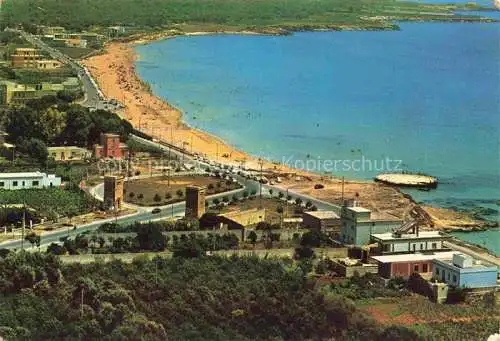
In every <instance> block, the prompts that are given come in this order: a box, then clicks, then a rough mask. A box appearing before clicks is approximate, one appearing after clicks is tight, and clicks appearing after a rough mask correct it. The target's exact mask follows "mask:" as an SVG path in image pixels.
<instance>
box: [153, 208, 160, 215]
mask: <svg viewBox="0 0 500 341" xmlns="http://www.w3.org/2000/svg"><path fill="white" fill-rule="evenodd" d="M160 212H161V208H158V207H157V208H155V209H154V210H152V211H151V213H153V214H158V213H160Z"/></svg>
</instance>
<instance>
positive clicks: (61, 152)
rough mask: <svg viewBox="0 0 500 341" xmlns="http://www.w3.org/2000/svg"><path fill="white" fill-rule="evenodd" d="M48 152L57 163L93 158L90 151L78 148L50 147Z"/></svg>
mask: <svg viewBox="0 0 500 341" xmlns="http://www.w3.org/2000/svg"><path fill="white" fill-rule="evenodd" d="M47 151H48V153H49V157H50V158H52V159H54V160H55V161H81V160H86V159H90V157H91V156H92V153H91V152H90V151H89V150H87V149H85V148H80V147H76V146H60V147H48V148H47Z"/></svg>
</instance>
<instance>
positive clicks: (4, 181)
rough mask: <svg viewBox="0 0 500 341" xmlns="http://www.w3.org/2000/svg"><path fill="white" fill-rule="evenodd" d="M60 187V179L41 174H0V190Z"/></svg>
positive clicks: (51, 175)
mask: <svg viewBox="0 0 500 341" xmlns="http://www.w3.org/2000/svg"><path fill="white" fill-rule="evenodd" d="M59 186H61V178H60V177H58V176H55V175H54V174H46V173H41V172H21V173H0V190H1V189H5V190H16V189H31V188H47V187H59Z"/></svg>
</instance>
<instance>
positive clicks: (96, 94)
mask: <svg viewBox="0 0 500 341" xmlns="http://www.w3.org/2000/svg"><path fill="white" fill-rule="evenodd" d="M6 30H7V31H11V32H16V33H19V34H20V35H21V36H22V37H23V38H24V39H25V40H26V41H28V42H29V43H31V44H32V45H33V46H36V47H37V48H39V49H40V50H43V51H45V52H47V53H48V54H49V55H50V56H51V58H53V59H57V60H59V61H60V62H62V63H64V64H66V65H68V66H70V67H71V68H72V69H73V70H75V72H76V73H77V75H78V78H79V79H80V81H81V83H82V88H83V91H84V92H85V99H84V100H83V101H82V102H81V103H80V104H81V105H83V106H85V107H88V108H95V109H110V110H113V105H111V104H110V103H107V102H106V101H105V99H104V96H103V94H102V92H101V90H100V89H99V87H98V86H97V84H96V82H95V81H94V79H93V78H92V76H91V75H90V73H89V72H88V70H87V69H86V68H85V67H84V66H83V65H82V64H80V63H79V62H78V61H75V60H73V59H71V58H70V57H69V56H67V55H65V54H64V53H62V52H61V51H59V50H58V49H56V48H53V47H51V46H49V45H47V44H46V43H45V42H43V41H42V40H41V39H39V38H38V37H37V36H35V35H33V34H30V33H28V32H25V31H22V30H17V29H12V28H7V29H6ZM115 109H116V108H115Z"/></svg>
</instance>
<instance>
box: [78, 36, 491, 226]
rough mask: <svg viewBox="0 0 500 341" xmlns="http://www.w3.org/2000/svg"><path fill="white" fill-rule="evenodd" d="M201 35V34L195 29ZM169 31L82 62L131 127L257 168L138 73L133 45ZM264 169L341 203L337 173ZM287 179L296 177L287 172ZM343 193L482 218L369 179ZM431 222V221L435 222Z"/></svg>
mask: <svg viewBox="0 0 500 341" xmlns="http://www.w3.org/2000/svg"><path fill="white" fill-rule="evenodd" d="M199 34H204V33H199ZM166 37H168V35H165V34H163V35H156V36H154V37H147V38H145V39H140V40H136V41H133V42H131V43H121V42H112V43H110V44H108V45H107V46H106V48H105V51H104V53H103V54H101V55H97V56H93V57H90V58H89V59H86V60H84V61H82V63H83V64H84V65H85V66H86V67H87V68H88V70H89V72H90V73H91V74H92V76H93V77H94V79H95V80H96V82H97V83H98V84H99V86H100V88H101V90H102V92H103V93H104V95H105V96H106V97H108V98H114V99H116V100H117V101H118V102H120V103H122V104H123V105H124V106H125V108H124V109H123V110H122V111H121V112H119V114H120V115H121V116H122V117H123V118H124V119H127V120H128V121H129V122H130V123H131V124H132V125H133V126H134V127H135V128H137V129H140V130H141V131H143V132H145V133H148V134H150V135H152V136H153V137H155V138H157V139H161V140H164V141H166V142H168V143H171V144H174V145H176V146H178V147H183V148H185V149H186V150H188V151H191V152H196V153H199V154H202V155H205V156H207V157H208V158H210V159H212V160H217V161H218V162H221V163H224V164H231V165H236V166H241V165H242V164H244V165H245V166H246V167H247V168H251V169H259V168H260V165H259V161H258V159H257V158H255V157H252V156H250V155H248V154H246V153H245V152H243V151H241V150H238V149H236V148H234V147H233V146H231V145H230V144H228V143H226V142H225V141H223V140H222V139H220V138H218V137H216V136H213V135H210V134H208V133H206V132H204V131H201V130H197V129H194V128H192V127H189V126H188V125H186V124H185V123H184V122H183V121H182V112H181V111H180V110H178V109H177V108H174V107H173V106H171V105H169V104H168V103H167V102H166V101H164V100H163V99H161V98H159V97H157V96H155V95H153V94H152V93H151V90H150V88H149V86H148V85H147V84H146V83H144V82H143V81H142V80H141V79H140V78H139V77H138V76H137V74H136V70H135V64H134V63H135V61H136V58H137V55H136V53H135V50H134V46H135V45H136V44H141V43H147V42H148V41H151V40H157V39H162V38H166ZM263 169H264V170H267V171H273V172H279V173H288V174H292V173H294V174H300V175H302V176H303V180H302V181H301V182H296V181H294V180H289V181H288V183H283V184H282V188H283V189H286V188H288V189H289V190H292V191H296V192H301V193H304V194H308V195H311V196H314V197H317V198H320V199H324V200H326V201H329V202H333V203H339V202H340V197H341V181H340V180H339V179H335V178H324V177H321V176H320V175H316V174H305V173H304V172H298V171H297V170H293V169H287V168H285V167H283V166H281V165H279V164H276V163H273V162H271V161H265V162H264V164H263ZM290 179H294V177H291V178H290ZM317 183H322V184H324V185H325V188H324V189H322V190H320V191H318V190H314V185H315V184H317ZM344 198H347V199H349V198H350V199H356V200H357V201H358V202H359V204H361V205H364V206H365V207H367V208H369V209H371V210H372V211H373V212H375V213H380V214H385V213H389V214H391V215H393V216H396V217H399V218H408V215H409V214H410V212H411V211H414V208H415V207H417V210H419V211H420V218H422V216H425V217H426V218H425V219H424V221H422V223H424V225H427V226H428V227H432V228H442V227H444V226H450V225H451V226H457V227H458V226H482V225H483V222H481V221H477V220H475V219H472V218H471V217H470V215H467V214H464V213H457V212H454V211H451V210H446V209H434V208H427V207H421V206H419V205H417V204H415V203H414V202H413V201H412V200H411V198H409V197H408V196H405V195H404V194H402V193H401V192H400V191H399V190H397V189H396V188H393V187H389V186H385V185H381V184H375V183H373V182H371V181H369V182H362V181H349V182H348V185H347V186H345V195H344ZM433 225H434V226H433Z"/></svg>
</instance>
